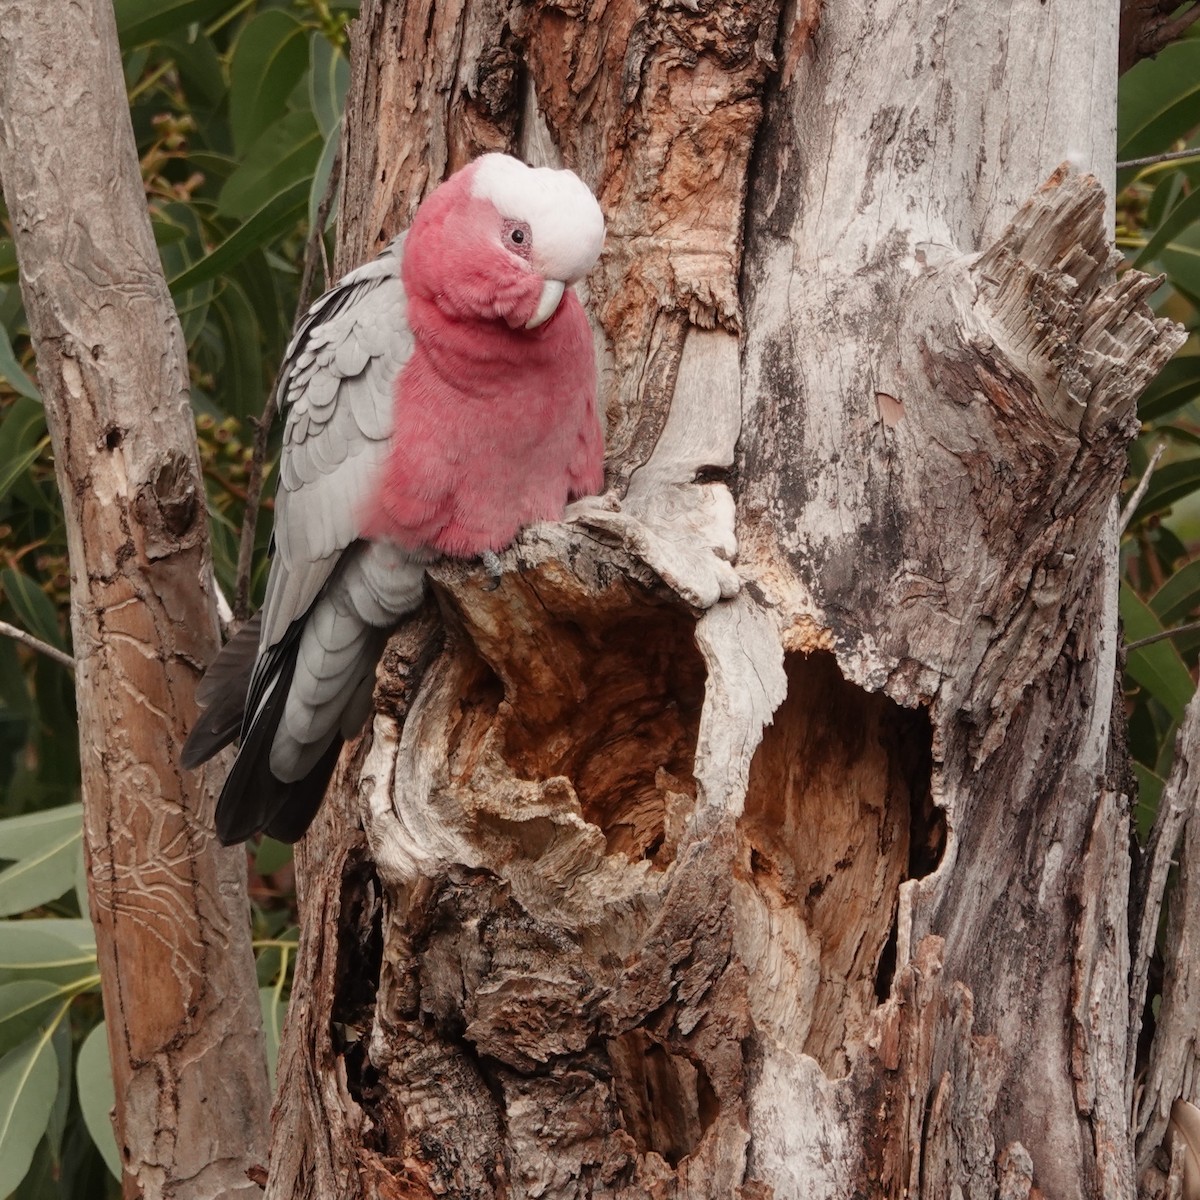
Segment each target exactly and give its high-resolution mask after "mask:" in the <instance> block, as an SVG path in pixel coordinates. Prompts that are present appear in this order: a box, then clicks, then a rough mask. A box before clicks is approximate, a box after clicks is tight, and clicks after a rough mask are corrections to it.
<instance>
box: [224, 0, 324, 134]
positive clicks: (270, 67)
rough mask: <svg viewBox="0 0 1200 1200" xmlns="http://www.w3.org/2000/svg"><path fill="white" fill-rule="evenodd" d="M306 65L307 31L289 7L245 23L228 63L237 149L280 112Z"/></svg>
mask: <svg viewBox="0 0 1200 1200" xmlns="http://www.w3.org/2000/svg"><path fill="white" fill-rule="evenodd" d="M307 66H308V38H307V36H306V31H305V29H304V26H303V25H301V23H300V22H299V21H298V20H296V18H295V17H293V16H292V15H291V14H290V13H287V12H285V11H283V10H282V9H278V8H268V9H265V10H264V11H262V12H260V13H258V14H256V15H255V16H254V17H253V18H252V19H251V20H250V21H248V22H247V23H246V25H245V26H244V27H243V29H242V31H241V33H240V35H239V36H238V39H237V42H236V44H235V45H234V48H233V59H232V61H231V63H230V67H229V76H230V82H229V120H230V124H231V126H232V129H233V141H234V146H235V147H236V148H237V151H238V153H239V155H242V154H245V152H246V151H247V150H248V149H249V147H250V146H251V145H252V144H253V143H254V141H255V139H256V138H257V137H258V136H259V134H261V133H262V132H263V131H264V130H265V129H266V128H267V127H268V126H269V125H271V124H272V123H273V122H275V121H277V120H278V119H279V118H280V117H282V116H283V114H284V112H285V111H286V108H287V101H288V96H289V94H290V93H291V91H292V89H293V88H294V87H295V86H296V81H297V80H298V79H300V78H302V77H303V75H304V72H305V68H306V67H307Z"/></svg>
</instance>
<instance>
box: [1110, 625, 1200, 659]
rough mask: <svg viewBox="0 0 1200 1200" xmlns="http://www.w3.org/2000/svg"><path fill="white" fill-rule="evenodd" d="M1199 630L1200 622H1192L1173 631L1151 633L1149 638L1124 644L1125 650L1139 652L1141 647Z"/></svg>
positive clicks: (1164, 630)
mask: <svg viewBox="0 0 1200 1200" xmlns="http://www.w3.org/2000/svg"><path fill="white" fill-rule="evenodd" d="M1198 629H1200V621H1192V622H1191V624H1189V625H1177V626H1176V627H1175V628H1174V629H1163V630H1160V631H1159V632H1158V633H1152V634H1151V635H1150V636H1149V637H1144V638H1138V640H1137V641H1136V642H1126V643H1125V650H1126V651H1127V652H1128V651H1130V650H1140V649H1141V648H1142V647H1143V646H1152V645H1153V644H1154V643H1155V642H1161V641H1164V640H1165V639H1166V638H1173V637H1175V636H1176V634H1180V633H1195V632H1196V630H1198Z"/></svg>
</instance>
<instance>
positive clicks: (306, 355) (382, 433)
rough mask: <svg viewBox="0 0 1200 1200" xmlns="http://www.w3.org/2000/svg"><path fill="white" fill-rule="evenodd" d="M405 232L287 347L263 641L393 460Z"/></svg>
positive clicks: (276, 634) (335, 552)
mask: <svg viewBox="0 0 1200 1200" xmlns="http://www.w3.org/2000/svg"><path fill="white" fill-rule="evenodd" d="M404 236H405V235H403V234H401V236H400V237H398V238H396V239H395V241H393V242H392V243H391V245H390V246H388V248H387V249H386V250H385V251H384V252H383V253H382V254H380V255H379V257H378V258H376V259H374V260H373V261H372V262H369V263H367V264H366V265H365V266H362V267H359V268H358V270H356V271H352V272H351V273H350V274H349V275H347V276H346V277H345V279H343V280H342V282H341V283H340V284H339V285H338V286H337V287H336V288H334V289H333V290H332V291H330V292H328V293H326V294H325V295H324V296H322V297H321V299H320V300H318V301H317V302H316V304H314V305H313V307H312V308H311V309H310V310H309V312H308V314H307V316H306V317H305V319H304V321H303V322H302V324H301V326H300V328H299V330H298V331H297V333H296V336H295V338H293V340H292V344H291V345H290V346H289V347H288V354H287V358H286V360H285V363H284V369H283V373H282V376H281V379H280V385H279V386H280V392H281V395H280V401H281V404H282V405H283V407H284V408H285V410H286V412H287V424H286V426H285V428H284V435H283V452H282V454H281V456H280V462H279V487H278V491H277V493H276V497H275V555H276V558H275V562H274V563H273V564H272V568H271V576H270V580H269V582H268V586H267V598H266V603H265V604H264V606H263V626H262V639H261V642H260V649H265V648H266V647H268V646H271V645H274V644H275V643H276V642H278V641H279V640H280V639H281V638H282V637H283V635H284V633H285V632H286V631H287V629H288V627H289V626H290V625H291V623H292V622H293V621H295V620H296V619H297V618H298V617H300V616H302V615H303V614H304V613H305V612H306V611H307V610H308V608H309V607H310V606H311V605H312V603H313V601H314V600H315V599H316V597H317V595H318V593H319V592H320V590H321V588H322V587H323V586H324V585H325V583H326V581H327V580H328V579H329V577H330V575H331V574H332V572H333V569H334V567H335V566H336V564H337V561H338V558H339V557H340V555H341V553H342V551H344V550H345V549H346V547H348V546H349V545H350V544H351V543H352V542H353V541H354V540H355V538H356V537H357V536H358V521H359V517H360V513H361V510H362V507H363V505H364V503H365V502H366V500H367V499H368V497H369V495H370V492H371V490H372V489H373V488H374V486H375V484H376V482H377V480H378V476H379V472H380V470H381V469H382V467H383V464H384V462H385V460H386V458H387V452H388V438H389V436H390V433H391V428H392V402H393V401H392V392H393V385H394V383H395V379H396V376H397V375H398V374H399V372H400V369H401V368H402V367H403V366H404V363H405V362H406V361H407V360H408V357H409V355H410V354H411V353H412V334H411V333H410V332H409V328H408V321H407V317H406V308H407V306H406V303H405V297H404V287H403V285H402V284H401V282H400V270H399V265H400V258H401V255H402V253H403V242H404Z"/></svg>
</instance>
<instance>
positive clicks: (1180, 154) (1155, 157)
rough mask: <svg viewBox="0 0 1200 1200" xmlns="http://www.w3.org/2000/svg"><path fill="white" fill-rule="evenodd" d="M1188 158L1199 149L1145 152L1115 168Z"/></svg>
mask: <svg viewBox="0 0 1200 1200" xmlns="http://www.w3.org/2000/svg"><path fill="white" fill-rule="evenodd" d="M1197 11H1200V9H1198V10H1197ZM1190 158H1200V150H1196V149H1192V150H1168V151H1167V152H1166V153H1165V154H1147V155H1146V157H1145V158H1128V159H1126V160H1125V161H1124V162H1119V163H1117V170H1118V171H1124V170H1125V169H1126V168H1127V167H1152V166H1154V165H1155V164H1156V163H1165V162H1184V161H1185V160H1187V159H1190Z"/></svg>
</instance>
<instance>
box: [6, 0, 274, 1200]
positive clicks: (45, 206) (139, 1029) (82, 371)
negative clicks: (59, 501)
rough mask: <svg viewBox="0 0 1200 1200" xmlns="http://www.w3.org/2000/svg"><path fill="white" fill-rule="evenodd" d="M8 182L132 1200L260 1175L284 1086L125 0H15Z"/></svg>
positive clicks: (204, 1191) (10, 29)
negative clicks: (267, 997) (130, 74)
mask: <svg viewBox="0 0 1200 1200" xmlns="http://www.w3.org/2000/svg"><path fill="white" fill-rule="evenodd" d="M0 176H2V177H3V181H4V193H5V197H6V199H7V202H8V211H9V214H10V216H11V218H12V224H13V235H14V238H15V240H16V245H17V254H18V258H19V260H20V267H21V289H22V294H23V296H24V298H25V307H26V311H27V312H28V314H29V324H30V329H31V331H32V334H33V342H34V347H35V349H36V351H37V360H38V379H39V381H40V383H41V389H42V395H43V397H44V400H45V404H46V420H47V424H48V426H49V429H50V434H51V437H52V439H53V443H54V458H55V467H56V470H57V474H58V483H59V488H60V490H61V492H62V498H63V506H64V508H65V510H66V525H67V531H68V538H69V550H70V559H71V629H72V635H73V639H74V648H75V656H76V664H77V670H76V689H77V698H78V707H79V733H80V739H81V747H82V765H83V803H84V849H85V853H86V856H87V865H88V895H89V899H90V902H91V909H92V919H93V921H94V923H95V926H96V941H97V954H98V958H99V965H100V973H101V981H102V989H103V993H104V1012H105V1017H106V1019H107V1022H108V1040H109V1050H110V1053H111V1057H112V1064H113V1076H114V1083H115V1085H116V1096H117V1104H116V1111H115V1114H114V1124H115V1127H116V1134H117V1145H118V1146H119V1147H120V1148H121V1151H122V1157H123V1160H124V1165H125V1174H124V1187H125V1194H126V1195H127V1196H131V1197H132V1196H138V1197H144V1198H145V1200H151V1198H156V1197H175V1198H179V1200H182V1198H185V1197H197V1198H201V1197H203V1198H205V1200H207V1198H208V1197H213V1196H225V1195H237V1194H239V1193H240V1192H243V1191H252V1190H254V1184H253V1183H251V1181H250V1180H249V1179H248V1178H247V1177H246V1169H247V1167H251V1166H254V1165H255V1164H261V1163H262V1162H263V1161H264V1159H265V1156H266V1149H267V1146H266V1112H267V1107H268V1103H269V1100H268V1090H267V1075H266V1062H265V1058H264V1055H263V1041H262V1033H261V1019H260V1016H259V1007H258V989H257V982H256V979H255V972H254V960H253V957H252V955H251V948H250V932H249V921H248V910H247V903H246V891H245V876H246V870H245V856H244V854H243V853H242V852H241V851H240V850H229V851H222V850H220V849H219V848H218V847H217V846H216V843H215V840H214V839H213V836H212V834H211V833H210V832H208V825H209V821H210V818H211V811H212V803H213V792H212V781H213V780H215V779H217V778H218V776H217V775H216V774H215V773H209V774H207V775H206V777H205V778H204V779H198V778H197V777H196V776H193V775H191V774H190V773H189V774H185V773H183V772H181V771H180V769H179V747H180V745H181V744H182V741H183V737H184V735H185V734H186V732H187V727H188V724H189V723H190V721H191V720H192V719H193V717H194V715H195V706H194V705H193V703H192V691H193V689H194V687H195V683H196V680H197V678H198V677H199V673H200V670H201V668H202V667H203V666H204V665H205V664H206V663H207V662H208V661H209V660H210V659H211V657H212V655H213V653H214V652H215V649H216V643H217V626H216V610H215V606H214V604H213V597H212V590H211V570H210V565H209V561H208V539H207V514H206V508H205V503H204V489H203V484H202V483H201V479H200V465H199V461H198V458H197V454H196V435H195V427H194V425H193V422H192V414H191V408H190V406H189V404H188V397H187V361H186V354H185V350H184V346H183V336H182V333H181V331H180V328H179V321H178V319H177V318H176V316H175V310H174V307H173V306H172V304H171V298H170V295H169V294H168V292H167V285H166V282H165V280H164V279H163V274H162V269H161V267H160V266H159V259H158V251H157V249H156V248H155V245H154V237H153V234H152V232H151V229H150V220H149V216H148V215H147V212H146V201H145V196H144V194H143V191H142V180H141V173H140V171H139V169H138V161H137V152H136V148H135V145H134V140H133V130H132V128H131V126H130V121H129V110H128V106H127V102H126V99H125V82H124V77H123V75H122V72H121V59H120V53H119V50H118V46H117V30H116V25H115V23H114V20H113V12H112V5H111V4H110V3H109V0H78V2H76V3H72V4H70V5H47V4H42V3H41V2H40V0H0Z"/></svg>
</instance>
